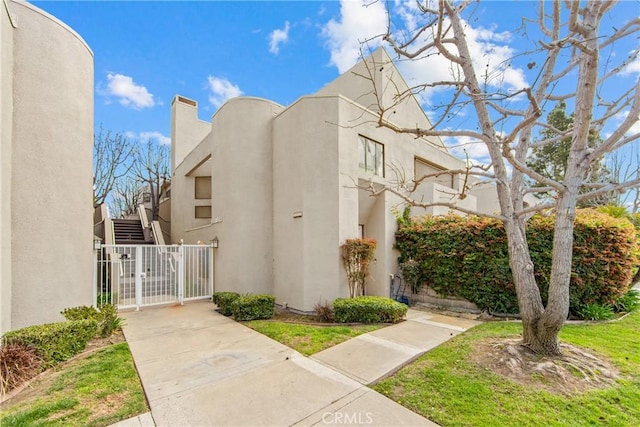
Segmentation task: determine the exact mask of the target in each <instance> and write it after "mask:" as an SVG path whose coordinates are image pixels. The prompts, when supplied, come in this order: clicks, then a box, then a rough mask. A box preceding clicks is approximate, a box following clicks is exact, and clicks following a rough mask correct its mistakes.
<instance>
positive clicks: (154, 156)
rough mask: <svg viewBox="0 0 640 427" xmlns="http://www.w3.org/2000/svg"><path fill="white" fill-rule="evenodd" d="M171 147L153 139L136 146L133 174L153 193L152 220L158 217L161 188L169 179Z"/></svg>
mask: <svg viewBox="0 0 640 427" xmlns="http://www.w3.org/2000/svg"><path fill="white" fill-rule="evenodd" d="M169 161H170V156H169V147H168V146H167V145H162V144H160V143H156V142H153V141H148V142H147V143H146V144H141V145H139V146H137V147H136V152H135V162H134V164H133V168H132V175H133V176H134V177H135V179H136V180H137V181H138V182H139V183H140V184H142V185H143V186H144V187H145V188H148V190H149V192H150V193H151V215H152V220H154V221H155V220H157V219H158V212H159V210H160V190H161V188H162V184H163V182H164V181H165V180H168V179H169V176H170V173H169Z"/></svg>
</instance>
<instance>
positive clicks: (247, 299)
mask: <svg viewBox="0 0 640 427" xmlns="http://www.w3.org/2000/svg"><path fill="white" fill-rule="evenodd" d="M275 305H276V297H274V296H272V295H242V296H240V297H238V298H236V300H235V301H233V303H232V304H231V308H232V310H233V318H234V319H235V320H239V321H242V320H256V319H270V318H272V317H273V311H274V308H275Z"/></svg>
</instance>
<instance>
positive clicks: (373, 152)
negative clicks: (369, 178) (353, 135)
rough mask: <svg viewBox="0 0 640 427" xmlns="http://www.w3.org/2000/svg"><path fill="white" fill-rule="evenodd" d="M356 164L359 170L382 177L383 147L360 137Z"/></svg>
mask: <svg viewBox="0 0 640 427" xmlns="http://www.w3.org/2000/svg"><path fill="white" fill-rule="evenodd" d="M359 139H360V141H359V142H358V162H359V164H360V169H362V170H365V171H367V172H369V173H372V174H374V175H378V176H382V177H384V145H382V144H380V143H379V142H375V141H372V140H370V139H369V138H365V137H364V136H360V138H359Z"/></svg>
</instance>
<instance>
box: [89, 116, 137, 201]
mask: <svg viewBox="0 0 640 427" xmlns="http://www.w3.org/2000/svg"><path fill="white" fill-rule="evenodd" d="M133 153H134V146H133V144H131V143H130V142H129V141H128V140H127V139H126V138H124V137H123V136H122V135H121V134H119V133H115V134H112V133H111V131H109V130H107V131H105V130H104V129H103V128H102V126H101V127H100V130H99V131H98V134H97V135H95V137H94V142H93V205H94V206H99V205H101V204H102V203H104V202H105V201H106V200H107V197H108V196H109V193H111V191H112V190H113V187H114V185H115V183H116V181H117V180H119V179H120V178H122V177H124V176H126V175H127V174H128V173H129V171H130V170H131V167H132V165H133Z"/></svg>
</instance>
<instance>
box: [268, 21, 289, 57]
mask: <svg viewBox="0 0 640 427" xmlns="http://www.w3.org/2000/svg"><path fill="white" fill-rule="evenodd" d="M289 28H290V25H289V21H285V23H284V28H283V29H281V30H280V29H276V30H273V31H272V32H271V34H269V52H271V53H273V54H274V55H277V54H278V53H279V52H280V45H281V44H285V43H286V42H288V41H289Z"/></svg>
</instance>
